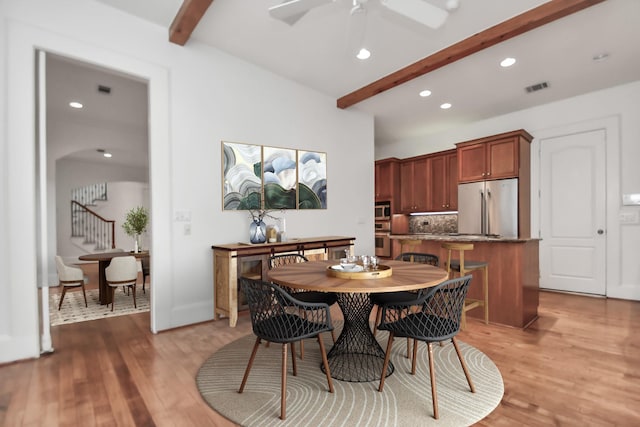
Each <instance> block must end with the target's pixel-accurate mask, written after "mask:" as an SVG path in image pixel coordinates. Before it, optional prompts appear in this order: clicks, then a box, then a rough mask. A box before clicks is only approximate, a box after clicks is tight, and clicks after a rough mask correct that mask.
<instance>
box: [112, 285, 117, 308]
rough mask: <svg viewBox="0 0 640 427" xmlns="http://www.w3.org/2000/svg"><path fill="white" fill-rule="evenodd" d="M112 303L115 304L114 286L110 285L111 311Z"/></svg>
mask: <svg viewBox="0 0 640 427" xmlns="http://www.w3.org/2000/svg"><path fill="white" fill-rule="evenodd" d="M114 305H116V288H115V287H111V311H113V306H114Z"/></svg>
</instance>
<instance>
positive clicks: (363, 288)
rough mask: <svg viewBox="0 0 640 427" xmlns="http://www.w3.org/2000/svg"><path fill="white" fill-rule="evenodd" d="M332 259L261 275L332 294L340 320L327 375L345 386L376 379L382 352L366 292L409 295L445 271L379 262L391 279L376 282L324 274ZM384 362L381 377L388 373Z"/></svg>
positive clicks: (434, 281)
mask: <svg viewBox="0 0 640 427" xmlns="http://www.w3.org/2000/svg"><path fill="white" fill-rule="evenodd" d="M336 264H338V262H337V261H336V260H333V261H310V262H302V263H294V264H288V265H284V266H281V267H278V268H274V269H273V270H269V271H268V272H267V277H268V278H269V280H271V281H272V282H274V283H277V284H280V285H283V286H288V287H290V288H294V289H302V290H308V291H322V292H335V293H336V294H337V296H338V305H339V306H340V309H341V310H342V314H343V316H344V326H343V328H342V332H341V333H340V336H339V337H338V339H337V340H336V342H335V344H334V345H333V347H332V348H331V351H329V354H328V355H327V358H328V359H329V369H330V370H331V377H333V378H335V379H338V380H342V381H351V382H367V381H375V380H379V379H380V374H381V373H382V366H383V362H384V350H383V349H382V347H381V346H380V344H379V343H378V341H377V340H376V338H375V337H374V336H373V333H372V331H371V326H370V324H369V317H370V315H371V310H372V309H373V304H372V303H371V300H370V298H369V294H371V293H376V292H396V291H412V290H418V289H424V288H428V287H432V286H436V285H438V284H440V283H442V282H444V281H445V280H446V279H447V278H448V275H447V272H446V271H445V270H443V269H441V268H438V267H434V266H432V265H428V264H419V263H412V262H404V261H391V260H389V261H387V260H385V261H383V262H382V263H381V264H382V265H383V266H387V267H390V268H391V275H390V276H389V277H382V278H377V279H374V278H363V279H354V278H339V277H333V276H331V275H329V274H328V272H327V268H329V267H331V266H332V265H336ZM393 369H394V367H393V364H391V363H389V367H388V368H387V372H386V375H387V376H388V375H391V374H392V373H393Z"/></svg>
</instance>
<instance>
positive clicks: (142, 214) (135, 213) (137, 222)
mask: <svg viewBox="0 0 640 427" xmlns="http://www.w3.org/2000/svg"><path fill="white" fill-rule="evenodd" d="M148 223H149V212H148V211H147V210H146V209H145V208H144V206H138V207H137V208H133V209H131V210H130V211H129V212H127V218H126V220H125V222H124V224H122V228H123V229H124V232H125V233H127V235H128V236H131V237H133V238H134V240H135V243H134V250H133V251H134V252H136V253H137V252H140V251H141V250H142V243H141V241H140V235H141V234H142V233H144V232H145V231H147V224H148Z"/></svg>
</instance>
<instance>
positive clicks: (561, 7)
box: [337, 0, 605, 108]
mask: <svg viewBox="0 0 640 427" xmlns="http://www.w3.org/2000/svg"><path fill="white" fill-rule="evenodd" d="M603 1H605V0H551V1H549V2H547V3H544V4H542V5H540V6H538V7H536V8H534V9H531V10H529V11H527V12H524V13H522V14H520V15H518V16H515V17H513V18H511V19H508V20H506V21H504V22H501V23H500V24H497V25H495V26H493V27H491V28H488V29H486V30H484V31H481V32H479V33H477V34H474V35H473V36H471V37H468V38H466V39H464V40H462V41H460V42H458V43H455V44H453V45H451V46H449V47H447V48H445V49H442V50H441V51H438V52H436V53H434V54H433V55H430V56H427V57H426V58H424V59H421V60H419V61H417V62H414V63H413V64H411V65H408V66H406V67H404V68H401V69H400V70H398V71H395V72H393V73H391V74H389V75H387V76H385V77H382V78H381V79H379V80H376V81H375V82H373V83H370V84H368V85H367V86H364V87H362V88H360V89H358V90H356V91H354V92H351V93H349V94H347V95H345V96H343V97H341V98H339V99H338V101H337V105H338V108H348V107H350V106H352V105H354V104H357V103H358V102H360V101H364V100H365V99H367V98H371V97H372V96H375V95H377V94H379V93H381V92H384V91H386V90H389V89H392V88H394V87H396V86H398V85H401V84H403V83H406V82H408V81H409V80H412V79H415V78H417V77H420V76H423V75H425V74H427V73H429V72H431V71H434V70H437V69H438V68H441V67H444V66H445V65H449V64H451V63H453V62H455V61H458V60H460V59H462V58H464V57H467V56H469V55H472V54H474V53H476V52H479V51H481V50H483V49H486V48H488V47H491V46H493V45H495V44H498V43H501V42H503V41H505V40H508V39H510V38H512V37H516V36H519V35H520V34H523V33H526V32H527V31H531V30H533V29H535V28H538V27H541V26H543V25H545V24H548V23H549V22H553V21H555V20H557V19H560V18H563V17H565V16H567V15H571V14H572V13H575V12H578V11H580V10H582V9H586V8H588V7H590V6H593V5H595V4H598V3H601V2H603Z"/></svg>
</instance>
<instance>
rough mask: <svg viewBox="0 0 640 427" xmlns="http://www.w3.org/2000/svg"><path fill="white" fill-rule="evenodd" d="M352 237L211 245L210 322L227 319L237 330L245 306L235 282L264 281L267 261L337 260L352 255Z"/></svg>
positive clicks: (353, 239)
mask: <svg viewBox="0 0 640 427" xmlns="http://www.w3.org/2000/svg"><path fill="white" fill-rule="evenodd" d="M354 241H355V237H344V236H328V237H310V238H304V239H290V240H288V241H286V242H278V243H260V244H255V245H253V244H249V243H232V244H226V245H213V246H211V249H213V292H214V296H213V307H214V308H213V310H214V313H213V318H214V319H215V320H217V319H220V318H221V317H228V318H229V326H231V327H234V326H236V322H237V320H238V309H239V308H242V307H243V306H244V305H245V302H244V296H243V295H242V293H241V292H240V293H239V292H238V278H239V277H249V278H252V279H262V280H267V270H268V269H269V257H270V256H271V255H275V254H286V253H295V254H300V255H304V256H305V257H307V258H308V259H309V260H328V259H340V258H342V257H344V255H345V250H346V251H348V252H349V254H351V255H353V244H354Z"/></svg>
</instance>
